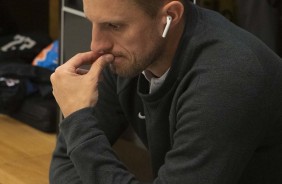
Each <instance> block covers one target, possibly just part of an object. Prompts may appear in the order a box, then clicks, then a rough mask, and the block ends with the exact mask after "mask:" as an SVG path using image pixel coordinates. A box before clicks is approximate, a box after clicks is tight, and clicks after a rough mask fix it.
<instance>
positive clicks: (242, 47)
mask: <svg viewBox="0 0 282 184" xmlns="http://www.w3.org/2000/svg"><path fill="white" fill-rule="evenodd" d="M84 11H85V14H86V16H87V18H88V19H89V20H90V21H91V22H92V24H93V30H92V44H91V51H90V52H87V53H81V54H78V55H76V56H74V57H73V58H72V59H70V60H69V61H67V62H66V63H65V64H64V65H62V66H60V67H59V68H58V69H57V70H56V71H55V73H54V74H53V75H52V76H51V81H52V84H53V93H54V96H55V98H56V100H57V102H58V104H59V106H60V108H61V110H62V113H63V115H64V117H65V119H64V120H63V122H61V123H60V133H59V135H58V142H57V146H56V149H55V151H54V154H53V159H52V163H51V168H50V181H51V183H56V184H61V183H68V184H69V183H95V184H98V183H99V184H125V183H144V182H142V181H138V180H137V179H136V178H135V177H134V175H133V174H132V173H130V172H129V171H128V170H127V169H126V167H125V166H124V164H123V163H122V162H121V161H120V160H119V159H118V158H117V157H116V156H115V154H114V152H113V150H112V148H111V145H112V144H113V143H114V142H115V141H116V140H117V138H118V137H119V136H120V135H121V134H122V132H123V131H124V130H125V129H126V128H127V126H128V125H129V124H131V125H132V127H133V128H134V129H135V131H136V133H137V135H138V136H139V137H140V139H141V140H142V141H143V143H144V144H145V146H146V147H147V148H148V150H149V152H150V156H151V163H152V168H153V174H154V177H155V178H154V181H152V183H159V184H162V183H166V184H183V183H193V184H209V183H213V184H269V183H271V184H278V183H281V182H282V175H281V173H282V62H281V59H280V58H279V57H278V56H277V55H275V54H274V53H273V52H272V51H271V50H270V49H269V48H267V47H266V46H265V45H264V44H263V43H262V42H261V41H259V40H258V39H256V38H255V37H254V36H252V35H251V34H249V33H247V32H245V31H243V30H241V29H240V28H238V27H236V26H235V25H233V24H232V23H230V22H229V21H228V20H226V19H225V18H223V17H222V16H220V15H219V14H217V13H215V12H213V11H209V10H206V9H201V8H199V7H197V6H195V5H193V4H192V3H190V2H189V1H185V0H183V1H177V0H164V1H158V0H150V1H149V0H123V1H120V0H84ZM166 30H168V32H167V35H165V34H164V32H166ZM163 34H164V35H163ZM86 63H92V65H91V68H90V69H89V71H85V70H82V69H79V67H80V66H81V65H83V64H86ZM102 75H103V77H102Z"/></svg>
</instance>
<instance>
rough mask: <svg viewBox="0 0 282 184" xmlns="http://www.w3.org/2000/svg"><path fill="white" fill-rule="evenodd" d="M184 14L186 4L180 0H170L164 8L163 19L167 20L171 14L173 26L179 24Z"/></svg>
mask: <svg viewBox="0 0 282 184" xmlns="http://www.w3.org/2000/svg"><path fill="white" fill-rule="evenodd" d="M183 14H184V5H183V4H182V3H181V2H180V1H170V2H169V3H167V4H166V5H164V7H163V8H162V15H163V18H162V21H163V22H164V24H166V22H167V16H171V18H172V20H171V27H174V26H175V25H177V24H178V23H179V22H180V20H181V19H182V17H183Z"/></svg>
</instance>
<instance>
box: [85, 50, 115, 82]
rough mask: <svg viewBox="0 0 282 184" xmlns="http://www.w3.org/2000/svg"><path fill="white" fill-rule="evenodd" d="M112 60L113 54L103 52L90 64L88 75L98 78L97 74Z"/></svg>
mask: <svg viewBox="0 0 282 184" xmlns="http://www.w3.org/2000/svg"><path fill="white" fill-rule="evenodd" d="M113 60H114V56H113V55H112V54H105V55H103V56H101V57H99V58H98V59H97V60H96V61H95V62H94V63H93V64H92V65H91V68H90V70H89V72H88V75H90V76H91V77H93V78H97V79H98V80H99V76H100V74H101V72H102V70H103V69H104V68H105V67H106V66H107V65H108V64H110V63H111V62H112V61H113Z"/></svg>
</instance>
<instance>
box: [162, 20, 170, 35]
mask: <svg viewBox="0 0 282 184" xmlns="http://www.w3.org/2000/svg"><path fill="white" fill-rule="evenodd" d="M171 21H172V17H171V16H169V15H168V16H167V17H166V25H165V28H164V32H163V35H162V37H163V38H165V37H166V35H167V32H168V30H169V27H170V24H171Z"/></svg>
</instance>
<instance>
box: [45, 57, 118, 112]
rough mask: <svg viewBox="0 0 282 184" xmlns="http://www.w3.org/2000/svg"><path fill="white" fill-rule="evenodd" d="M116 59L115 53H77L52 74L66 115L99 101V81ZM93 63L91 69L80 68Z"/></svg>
mask: <svg viewBox="0 0 282 184" xmlns="http://www.w3.org/2000/svg"><path fill="white" fill-rule="evenodd" d="M113 59H114V57H113V55H111V54H105V55H102V56H97V55H95V54H94V53H93V52H86V53H81V54H77V55H76V56H74V57H73V58H71V59H70V60H69V61H67V62H66V63H65V64H63V65H61V66H60V67H58V68H57V69H56V71H55V72H54V73H53V74H52V75H51V78H50V79H51V83H52V87H53V94H54V97H55V99H56V101H57V103H58V104H59V106H60V108H61V111H62V113H63V115H64V117H67V116H68V115H70V114H71V113H73V112H75V111H77V110H79V109H82V108H85V107H93V106H95V105H96V103H97V101H98V83H99V80H100V78H101V76H100V75H101V72H102V70H103V69H104V68H105V67H106V66H107V65H108V64H109V63H110V62H112V61H113ZM89 63H93V64H91V67H90V69H89V71H85V70H84V71H83V70H81V69H79V67H80V66H82V65H84V64H89Z"/></svg>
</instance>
